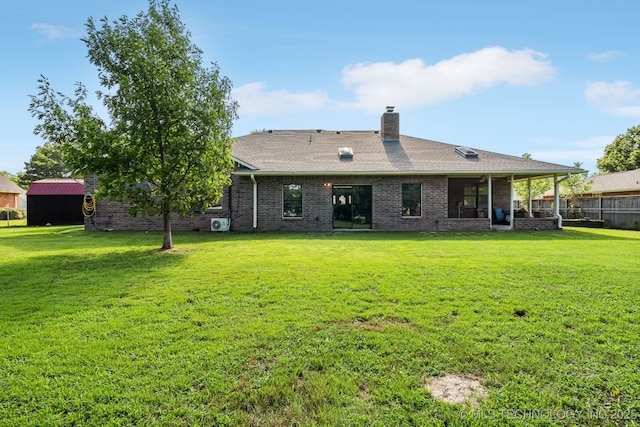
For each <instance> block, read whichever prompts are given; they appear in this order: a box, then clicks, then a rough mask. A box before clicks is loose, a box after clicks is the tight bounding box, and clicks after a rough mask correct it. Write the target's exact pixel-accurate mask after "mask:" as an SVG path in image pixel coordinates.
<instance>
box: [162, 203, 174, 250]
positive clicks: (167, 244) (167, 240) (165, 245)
mask: <svg viewBox="0 0 640 427" xmlns="http://www.w3.org/2000/svg"><path fill="white" fill-rule="evenodd" d="M171 248H173V239H172V238H171V211H170V210H168V209H166V210H165V211H164V241H163V242H162V249H163V250H166V249H171Z"/></svg>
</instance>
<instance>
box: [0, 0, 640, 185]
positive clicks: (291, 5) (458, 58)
mask: <svg viewBox="0 0 640 427" xmlns="http://www.w3.org/2000/svg"><path fill="white" fill-rule="evenodd" d="M177 5H178V7H179V9H180V14H181V17H182V20H183V22H184V23H185V24H186V26H187V28H189V30H190V31H191V33H192V37H193V42H194V43H195V44H196V45H198V46H199V47H200V48H201V49H202V50H203V51H204V56H205V59H206V60H207V61H208V62H216V63H217V64H218V65H219V66H220V68H221V71H222V73H223V74H224V75H226V76H228V77H229V78H230V79H231V80H232V81H233V84H234V91H233V96H234V98H235V99H236V100H237V101H238V102H239V103H240V110H239V115H240V119H239V120H238V121H237V122H236V123H235V126H234V131H233V133H234V135H235V136H241V135H245V134H247V133H250V132H251V131H252V130H254V129H259V130H262V129H327V130H369V129H377V128H378V127H379V125H380V119H379V118H380V115H381V114H382V112H383V111H384V108H385V106H387V105H395V106H396V111H397V112H399V113H400V126H401V133H402V134H405V135H410V136H415V137H420V138H426V139H432V140H436V141H442V142H446V143H451V144H457V145H466V146H470V147H473V148H478V149H483V150H490V151H496V152H500V153H504V154H511V155H516V156H520V155H522V154H523V153H525V152H528V153H531V154H532V155H533V158H534V159H537V160H545V161H551V162H554V163H560V164H566V165H572V164H573V163H574V162H576V161H579V162H583V167H584V168H587V169H589V170H590V171H591V172H592V173H593V172H596V171H597V169H596V166H595V163H596V159H597V158H598V157H601V156H602V155H603V153H604V147H605V146H606V145H607V144H608V143H610V142H612V141H613V139H614V138H615V137H616V135H620V134H624V133H626V131H627V129H628V128H630V127H632V126H637V125H638V124H640V72H639V70H640V44H639V43H638V40H640V25H638V21H637V20H638V16H640V2H634V1H629V0H608V1H606V2H604V1H600V0H598V1H596V0H582V1H580V2H577V1H568V0H539V1H535V2H516V1H512V0H509V1H506V0H505V1H492V0H485V1H477V0H462V1H455V0H452V1H446V2H445V1H432V0H411V1H408V0H393V1H379V0H341V1H335V0H323V1H322V2H300V1H283V0H272V1H269V2H264V1H243V0H235V1H228V0H227V1H218V0H181V1H178V2H177ZM147 7H148V2H147V0H109V1H102V0H58V1H55V2H53V1H51V0H22V1H21V2H4V3H3V12H2V15H1V16H2V17H1V18H0V19H1V24H2V25H0V35H1V39H0V40H1V41H0V55H1V57H2V58H3V61H2V64H3V65H2V68H1V71H0V73H1V75H2V78H1V79H0V89H1V91H0V93H1V94H2V95H1V96H0V129H2V133H1V134H0V170H6V171H9V172H12V173H16V172H18V171H20V170H22V169H23V168H24V162H26V161H28V160H29V158H30V157H31V155H32V154H33V153H34V152H35V148H36V146H37V145H41V144H42V143H43V142H44V141H42V140H41V139H40V138H39V137H37V136H35V135H33V128H34V126H35V124H36V122H35V120H34V119H33V118H32V117H31V116H30V114H29V112H28V110H27V108H28V104H29V98H28V95H30V94H35V93H36V90H37V79H38V77H39V76H40V75H41V74H42V75H45V76H46V77H47V78H49V80H50V81H51V84H52V86H53V87H54V88H55V89H57V90H59V91H61V92H64V93H66V94H69V95H71V94H72V91H73V87H74V86H73V85H74V83H75V82H77V81H80V82H82V83H84V84H85V85H86V86H87V87H88V89H89V90H90V91H92V92H93V91H95V90H98V89H99V88H98V86H97V77H96V70H95V68H94V67H93V65H91V64H90V63H89V61H88V59H87V58H86V48H85V46H84V44H83V43H82V42H81V40H80V37H82V35H83V34H84V24H85V23H86V21H87V18H88V17H90V16H93V17H94V18H96V19H98V18H101V17H103V16H107V17H108V18H110V19H116V18H118V17H120V16H122V15H128V16H134V15H135V14H136V13H138V12H139V11H141V10H146V9H147Z"/></svg>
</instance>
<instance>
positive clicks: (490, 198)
mask: <svg viewBox="0 0 640 427" xmlns="http://www.w3.org/2000/svg"><path fill="white" fill-rule="evenodd" d="M550 177H553V186H554V203H553V213H552V216H551V217H546V218H537V217H534V216H533V212H531V211H529V212H527V211H515V210H514V200H515V197H514V195H515V192H514V183H515V182H518V181H526V183H527V189H528V198H529V203H528V206H531V205H532V200H531V199H532V194H531V182H532V181H533V180H535V179H546V178H550ZM566 177H567V175H559V174H551V175H549V174H547V175H538V174H522V173H520V174H518V175H516V174H505V173H495V174H492V173H488V174H483V175H478V176H464V177H455V176H451V177H449V179H448V206H447V208H448V218H449V221H448V222H449V227H450V228H452V229H461V230H465V229H466V230H472V229H475V230H477V229H493V230H500V231H506V230H515V229H539V230H550V229H561V228H562V216H561V215H560V210H559V206H560V203H559V195H560V182H562V180H564V179H565V178H566Z"/></svg>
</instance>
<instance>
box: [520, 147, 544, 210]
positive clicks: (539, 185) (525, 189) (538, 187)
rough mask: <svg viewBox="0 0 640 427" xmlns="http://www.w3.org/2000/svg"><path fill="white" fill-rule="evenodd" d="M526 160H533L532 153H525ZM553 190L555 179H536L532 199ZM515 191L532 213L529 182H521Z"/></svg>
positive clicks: (532, 186)
mask: <svg viewBox="0 0 640 427" xmlns="http://www.w3.org/2000/svg"><path fill="white" fill-rule="evenodd" d="M522 157H523V158H525V159H531V158H532V157H531V154H530V153H524V154H523V155H522ZM552 188H553V179H551V178H544V179H534V180H532V181H531V197H532V198H536V197H537V196H541V195H543V194H544V193H546V192H547V191H548V190H551V189H552ZM513 191H514V192H515V193H516V194H517V195H518V197H519V198H520V201H521V203H522V204H523V205H524V207H525V209H526V210H527V211H531V207H530V206H529V182H528V181H520V182H516V183H514V184H513Z"/></svg>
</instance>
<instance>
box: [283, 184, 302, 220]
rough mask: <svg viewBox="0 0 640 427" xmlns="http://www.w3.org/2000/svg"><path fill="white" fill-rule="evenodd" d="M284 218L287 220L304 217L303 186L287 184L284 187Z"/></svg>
mask: <svg viewBox="0 0 640 427" xmlns="http://www.w3.org/2000/svg"><path fill="white" fill-rule="evenodd" d="M282 216H283V217H285V218H301V217H302V185H300V184H285V185H283V186H282Z"/></svg>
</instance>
